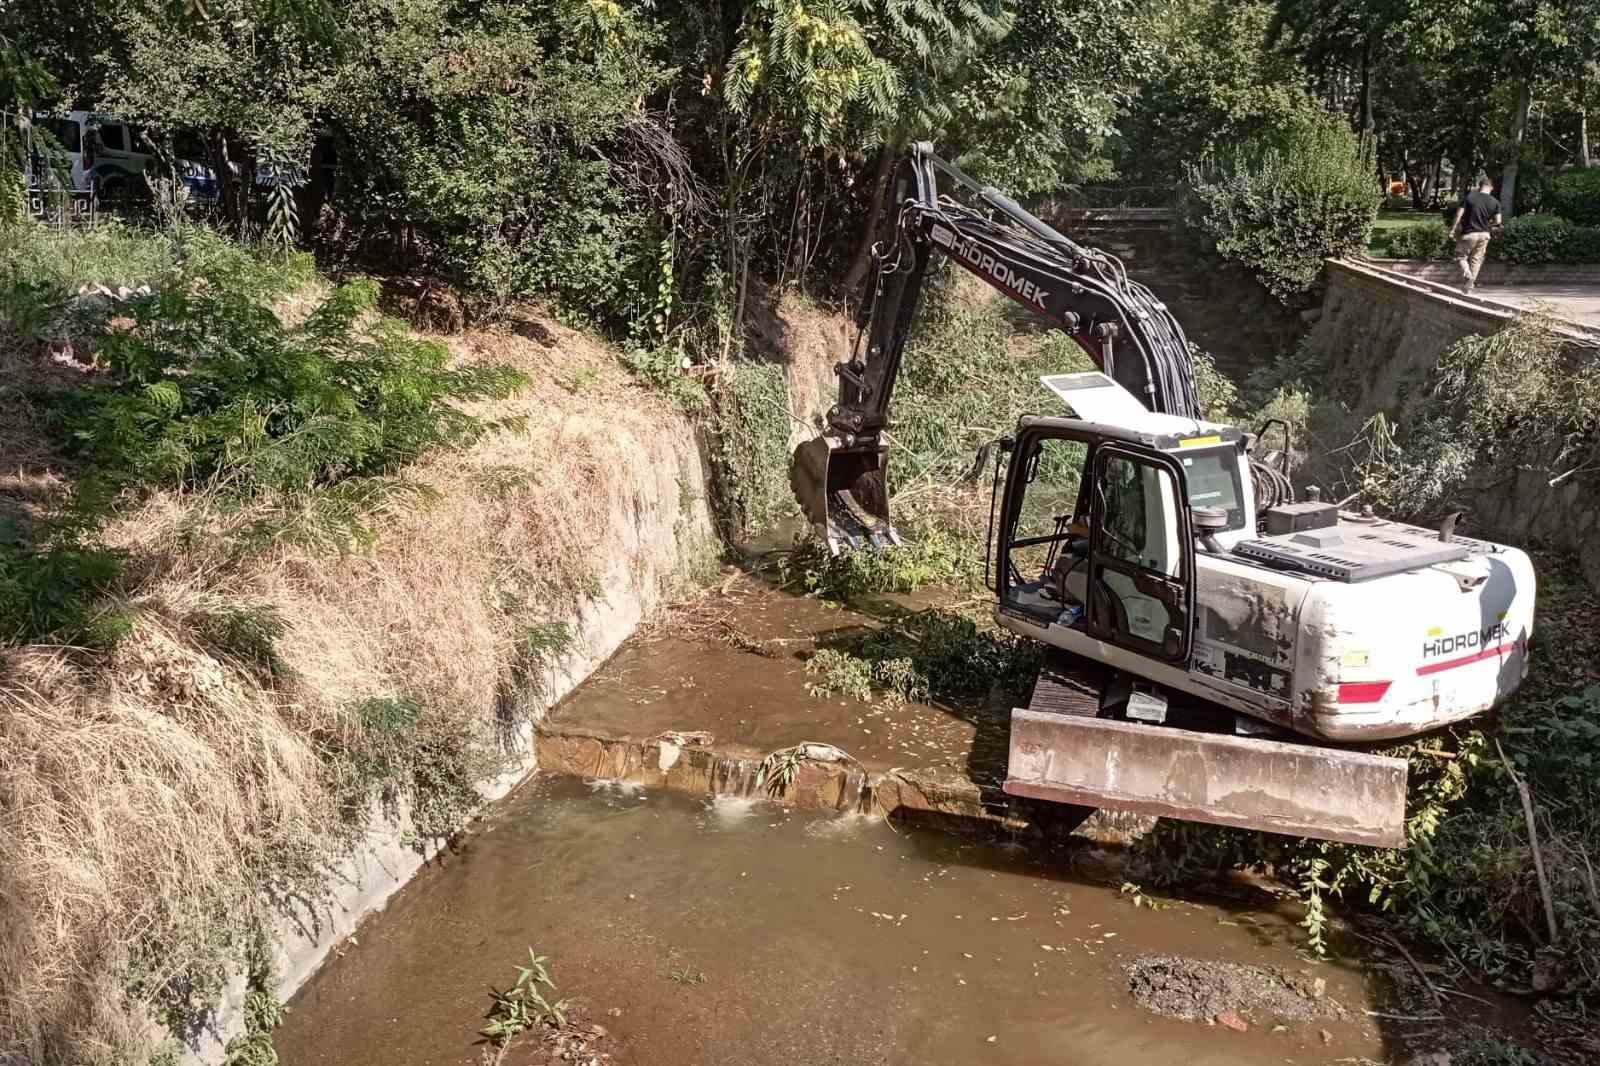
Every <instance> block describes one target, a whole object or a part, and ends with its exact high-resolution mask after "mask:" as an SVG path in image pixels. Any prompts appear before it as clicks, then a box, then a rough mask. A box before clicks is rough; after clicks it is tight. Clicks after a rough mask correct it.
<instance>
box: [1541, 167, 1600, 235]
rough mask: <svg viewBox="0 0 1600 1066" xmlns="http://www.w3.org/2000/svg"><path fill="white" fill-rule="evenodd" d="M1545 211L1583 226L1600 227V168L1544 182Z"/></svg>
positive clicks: (1547, 179) (1574, 171)
mask: <svg viewBox="0 0 1600 1066" xmlns="http://www.w3.org/2000/svg"><path fill="white" fill-rule="evenodd" d="M1543 206H1544V208H1545V210H1547V211H1550V212H1551V213H1553V214H1557V215H1560V216H1561V217H1562V218H1564V219H1567V220H1568V221H1570V222H1573V223H1576V224H1577V225H1580V226H1600V167H1591V168H1589V169H1587V170H1569V171H1566V172H1565V173H1562V174H1556V175H1554V176H1553V177H1549V178H1546V179H1545V183H1544V204H1543Z"/></svg>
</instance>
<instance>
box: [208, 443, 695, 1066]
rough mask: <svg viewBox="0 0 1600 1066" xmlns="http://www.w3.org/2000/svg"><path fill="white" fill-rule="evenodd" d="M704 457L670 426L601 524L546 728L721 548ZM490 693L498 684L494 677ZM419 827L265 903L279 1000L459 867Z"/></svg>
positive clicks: (511, 784)
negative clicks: (691, 562)
mask: <svg viewBox="0 0 1600 1066" xmlns="http://www.w3.org/2000/svg"><path fill="white" fill-rule="evenodd" d="M702 454H703V449H702V443H701V441H700V440H699V439H698V435H697V432H696V431H695V429H694V428H693V426H692V425H691V423H690V422H689V421H688V420H687V419H685V418H682V417H681V416H675V417H673V418H671V419H669V420H667V421H665V422H664V423H663V424H661V425H660V433H659V437H658V438H657V439H656V440H654V441H652V442H651V447H650V449H649V451H648V452H644V451H641V452H640V453H639V456H638V462H639V463H640V464H643V465H642V467H641V468H639V469H636V470H632V471H629V472H627V477H626V481H627V483H628V488H627V489H626V491H621V492H618V493H615V494H613V496H614V498H613V504H612V512H613V513H612V514H611V515H610V516H609V520H608V521H607V522H605V523H603V529H604V530H609V531H610V533H608V534H607V535H606V539H607V541H608V543H606V544H605V545H603V547H605V548H606V549H607V553H606V554H607V557H608V559H609V566H608V568H607V569H606V570H605V571H604V572H603V573H600V574H598V575H596V585H597V588H598V591H597V592H595V593H594V594H593V595H589V596H586V597H585V598H584V599H583V601H582V602H581V603H579V604H578V605H577V606H576V607H575V609H573V610H572V612H571V613H570V614H569V615H568V617H566V618H564V619H560V620H561V621H564V622H565V623H566V624H567V626H568V631H569V632H570V633H571V634H572V637H573V639H572V641H571V643H570V645H569V650H568V651H567V652H566V653H565V654H564V655H563V656H562V657H561V659H560V660H559V661H558V662H557V663H556V664H555V665H554V666H553V667H552V669H551V673H550V676H549V677H547V678H546V684H545V686H544V689H543V692H542V696H543V703H544V707H543V708H542V709H541V710H540V712H539V714H538V715H537V716H536V717H537V718H542V716H543V711H544V710H548V708H549V707H550V706H552V705H554V704H555V703H556V702H557V701H558V700H560V699H561V698H562V697H564V696H566V695H567V694H568V693H569V692H571V691H572V690H573V689H574V688H576V687H577V686H578V685H579V684H581V683H582V682H583V681H584V680H585V679H586V678H588V676H589V675H590V674H592V673H593V672H594V671H595V670H596V669H598V668H599V667H600V666H601V664H603V663H604V662H605V661H606V660H607V659H608V658H610V656H611V655H612V654H613V653H614V652H615V651H616V650H617V648H618V647H619V646H621V644H622V643H623V642H624V641H625V640H627V639H628V638H629V637H630V636H631V635H632V634H633V632H634V630H635V629H636V628H637V627H638V625H639V624H640V622H642V621H643V620H644V619H645V618H646V617H647V616H648V615H649V614H650V612H651V611H652V610H653V609H655V608H656V607H658V606H659V605H660V604H661V600H662V598H663V596H664V595H665V593H666V590H669V589H670V588H672V587H674V586H675V584H676V582H675V580H674V579H675V577H676V576H677V575H678V574H679V573H680V572H681V568H682V565H683V564H684V563H685V562H686V561H687V560H686V558H685V556H686V555H687V554H688V553H690V552H693V551H704V550H706V548H707V545H708V544H714V543H715V536H716V534H715V531H714V530H713V527H712V522H711V515H710V511H709V509H708V507H707V504H706V500H707V499H708V498H709V494H708V493H707V492H706V491H705V487H706V479H707V471H706V468H705V465H704V463H703V461H702ZM596 532H597V533H599V532H600V531H599V530H597V531H596ZM484 683H485V684H487V685H492V684H493V683H494V679H492V678H486V679H485V681H484ZM536 724H537V723H536V722H535V723H531V724H529V725H526V726H524V727H523V728H522V730H521V732H520V734H519V735H518V736H516V737H515V738H512V740H511V747H512V749H513V755H512V758H511V759H510V760H509V761H508V763H507V764H506V765H505V767H504V769H503V772H501V773H500V774H498V775H497V776H494V777H492V778H489V779H487V780H484V781H480V782H479V783H478V785H477V789H478V792H479V793H480V794H481V795H482V797H483V799H484V801H485V802H490V801H493V800H497V799H500V798H501V797H503V796H505V795H506V794H508V793H509V792H511V791H512V790H513V789H514V788H516V787H517V786H518V785H519V784H520V783H522V781H523V780H525V779H526V778H527V776H528V775H529V774H530V773H531V772H532V771H534V770H535V769H537V768H538V747H537V745H536V744H535V742H534V728H535V726H536ZM409 826H410V819H409V817H408V812H407V811H405V810H404V809H401V810H399V811H392V810H391V811H381V810H378V809H376V808H375V809H374V810H373V812H372V817H371V820H370V823H369V828H368V831H367V834H366V836H365V838H364V839H363V840H362V841H361V842H360V843H359V844H358V845H357V846H356V848H355V849H354V851H353V852H352V853H351V854H349V855H348V856H347V857H345V858H344V859H343V860H342V861H340V862H339V863H338V864H337V865H336V867H335V868H334V869H333V870H332V871H331V872H330V877H329V880H328V882H327V884H326V886H325V887H326V894H325V895H324V896H323V897H321V898H315V899H312V898H299V899H294V898H287V899H267V900H264V903H265V905H266V906H267V907H268V908H269V909H271V910H273V911H274V912H275V913H277V914H278V915H279V917H278V919H277V921H276V929H275V932H276V937H275V943H273V944H272V945H271V950H272V954H273V958H272V964H273V972H274V973H275V974H276V975H277V978H278V986H277V993H278V997H279V1000H280V1001H282V1002H287V1001H288V1000H289V998H290V997H291V996H293V995H294V993H295V992H296V991H297V990H298V989H299V988H300V987H301V986H302V985H303V984H304V983H305V982H306V981H307V980H309V979H310V977H311V976H312V975H313V974H314V973H315V972H316V971H317V969H318V968H319V967H320V966H321V965H322V964H323V962H324V961H325V960H326V959H328V958H329V957H330V956H331V955H332V954H334V953H335V952H338V951H339V950H340V949H341V945H343V944H344V943H345V942H346V940H347V938H348V937H349V936H350V934H351V933H353V932H354V931H355V929H356V927H357V926H358V925H359V924H360V923H361V921H362V920H363V919H364V918H366V917H367V916H368V915H369V914H372V913H373V912H375V911H378V910H381V909H383V907H384V906H385V904H387V902H388V900H389V899H390V897H391V896H393V895H394V894H395V892H397V891H398V890H399V889H400V888H401V887H403V886H404V885H405V884H406V883H407V882H408V881H410V880H411V878H412V877H414V876H416V875H417V874H418V873H419V872H420V871H421V870H422V869H423V868H425V867H427V866H429V865H430V864H433V863H436V862H446V861H449V852H448V846H447V845H444V844H441V843H439V842H437V841H418V840H416V839H415V838H414V836H413V834H412V833H411V832H410V831H409ZM246 991H247V990H246V978H245V975H244V974H242V973H240V974H235V975H234V976H233V977H232V978H231V979H230V981H229V982H228V984H227V986H226V988H225V990H224V992H223V995H222V997H221V1001H220V1003H219V1006H218V1008H217V1010H216V1012H215V1014H214V1016H213V1018H212V1021H211V1024H210V1025H209V1026H207V1027H206V1028H205V1029H204V1030H202V1031H201V1032H198V1033H193V1034H189V1039H188V1040H186V1041H185V1043H186V1045H187V1046H188V1049H189V1050H188V1056H187V1059H188V1061H189V1062H191V1063H196V1064H213V1063H220V1062H222V1061H223V1059H224V1057H225V1049H226V1046H227V1043H228V1041H229V1040H230V1039H232V1038H233V1037H234V1036H237V1035H239V1034H240V1033H242V1032H243V1028H244V1025H243V1018H244V1000H245V996H246Z"/></svg>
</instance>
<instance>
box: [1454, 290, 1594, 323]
mask: <svg viewBox="0 0 1600 1066" xmlns="http://www.w3.org/2000/svg"><path fill="white" fill-rule="evenodd" d="M1473 295H1474V296H1478V297H1481V298H1482V299H1485V300H1493V301H1494V302H1496V303H1503V304H1510V305H1511V306H1513V307H1519V308H1524V309H1538V310H1542V311H1547V312H1549V313H1550V314H1553V315H1555V316H1557V317H1558V318H1565V319H1567V320H1568V321H1571V322H1579V323H1582V324H1583V325H1586V326H1596V327H1600V288H1596V287H1595V286H1592V285H1544V286H1534V285H1483V286H1480V287H1479V288H1478V290H1477V291H1476V292H1475V293H1473Z"/></svg>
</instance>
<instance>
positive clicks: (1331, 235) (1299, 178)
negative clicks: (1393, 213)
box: [1178, 111, 1379, 301]
mask: <svg viewBox="0 0 1600 1066" xmlns="http://www.w3.org/2000/svg"><path fill="white" fill-rule="evenodd" d="M1374 167H1375V162H1374V155H1373V146H1372V144H1371V143H1370V142H1364V141H1361V140H1359V139H1357V138H1356V137H1355V135H1354V134H1352V133H1351V132H1350V129H1349V126H1348V125H1347V123H1346V122H1345V121H1344V119H1343V118H1342V117H1340V116H1338V115H1334V114H1331V113H1326V112H1320V111H1299V112H1295V113H1293V114H1292V115H1290V117H1289V118H1288V120H1287V122H1286V123H1285V124H1284V125H1283V126H1282V127H1281V128H1280V129H1278V130H1275V131H1273V132H1272V133H1270V134H1268V135H1266V136H1264V137H1262V138H1258V139H1257V140H1255V141H1253V142H1250V143H1246V144H1244V145H1241V146H1239V147H1237V148H1236V149H1234V150H1233V151H1231V152H1226V153H1222V154H1219V155H1215V156H1208V157H1207V158H1206V159H1204V160H1203V161H1202V162H1201V163H1200V164H1199V165H1191V166H1189V167H1188V168H1187V170H1186V173H1185V177H1184V183H1183V186H1182V187H1181V188H1180V190H1179V196H1178V207H1179V218H1180V221H1181V223H1182V225H1183V226H1184V228H1185V229H1186V230H1187V231H1188V232H1189V233H1190V234H1191V235H1193V236H1194V237H1195V238H1197V239H1198V241H1199V243H1200V244H1201V246H1202V248H1204V249H1205V250H1206V251H1208V252H1212V253H1214V254H1216V255H1219V256H1221V257H1222V258H1224V259H1229V260H1234V261H1237V262H1240V263H1242V264H1244V265H1245V266H1247V267H1249V268H1250V270H1252V271H1253V272H1254V273H1255V275H1256V277H1257V278H1259V279H1260V281H1261V283H1262V284H1263V285H1265V286H1266V287H1267V289H1268V291H1270V292H1271V293H1272V294H1273V295H1274V296H1276V297H1278V298H1279V299H1280V300H1284V301H1288V300H1290V299H1292V298H1294V297H1295V296H1297V295H1300V294H1302V293H1304V292H1306V291H1308V290H1309V289H1310V288H1311V287H1312V286H1313V285H1314V284H1315V283H1316V280H1317V278H1318V277H1319V276H1320V274H1321V271H1322V261H1323V260H1324V259H1327V258H1330V257H1337V256H1343V255H1348V254H1350V253H1352V252H1355V251H1357V250H1359V249H1361V248H1363V247H1365V245H1366V242H1367V234H1368V231H1369V230H1370V229H1371V228H1372V221H1373V219H1374V218H1375V217H1376V215H1377V210H1378V202H1379V197H1378V196H1377V195H1376V193H1375V192H1374V190H1373V187H1372V175H1373V171H1374Z"/></svg>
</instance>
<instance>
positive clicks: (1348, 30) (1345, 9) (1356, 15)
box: [1269, 0, 1413, 135]
mask: <svg viewBox="0 0 1600 1066" xmlns="http://www.w3.org/2000/svg"><path fill="white" fill-rule="evenodd" d="M1412 10H1413V7H1412V5H1410V4H1405V3H1400V2H1399V0H1331V2H1329V0H1278V5H1277V11H1276V14H1275V16H1274V18H1273V23H1272V29H1271V30H1270V32H1269V37H1270V39H1271V41H1272V43H1273V44H1275V45H1282V46H1285V47H1287V48H1288V49H1289V50H1290V51H1291V52H1292V53H1293V54H1295V55H1296V56H1297V57H1298V58H1299V59H1300V61H1301V63H1302V64H1304V66H1305V67H1306V70H1307V72H1308V73H1309V74H1311V75H1312V76H1313V77H1315V78H1317V79H1318V80H1319V81H1321V82H1322V83H1323V85H1324V86H1325V87H1326V88H1327V90H1328V95H1330V96H1336V95H1339V91H1338V86H1339V85H1340V83H1341V82H1343V81H1345V80H1347V75H1349V74H1351V73H1354V74H1355V81H1356V87H1357V92H1356V95H1355V107H1354V109H1353V110H1354V114H1353V115H1352V116H1351V118H1352V125H1354V127H1355V128H1356V129H1357V130H1358V131H1360V132H1362V133H1365V134H1369V135H1370V134H1372V133H1373V132H1374V131H1375V129H1376V117H1375V114H1376V113H1375V103H1374V92H1373V90H1374V82H1375V80H1376V75H1377V70H1378V68H1379V67H1380V66H1382V65H1384V64H1386V63H1387V62H1388V61H1389V60H1390V58H1391V57H1392V55H1393V54H1394V52H1395V51H1396V50H1397V48H1398V47H1400V46H1401V45H1402V43H1403V40H1404V38H1405V36H1406V23H1407V20H1408V18H1409V16H1410V14H1411V12H1412Z"/></svg>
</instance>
